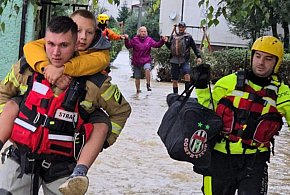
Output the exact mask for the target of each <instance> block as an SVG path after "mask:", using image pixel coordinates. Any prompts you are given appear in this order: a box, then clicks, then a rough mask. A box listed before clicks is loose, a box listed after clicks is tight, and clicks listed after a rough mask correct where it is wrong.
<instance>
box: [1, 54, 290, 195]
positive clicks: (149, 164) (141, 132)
mask: <svg viewBox="0 0 290 195" xmlns="http://www.w3.org/2000/svg"><path fill="white" fill-rule="evenodd" d="M152 73H153V75H156V70H153V71H152ZM110 75H111V76H112V78H113V79H112V83H114V84H117V85H118V86H119V88H120V90H121V92H122V93H123V95H124V97H125V98H126V99H127V101H128V102H129V103H130V104H131V107H132V113H131V116H130V118H129V119H128V121H127V124H126V126H125V128H124V129H123V132H122V134H121V135H120V137H119V138H118V140H117V142H116V143H115V144H114V145H113V146H111V147H110V148H108V149H105V150H104V151H103V152H102V153H101V154H100V155H99V157H98V159H97V160H96V161H95V163H94V164H93V166H92V167H91V169H90V170H89V172H88V177H89V179H90V186H89V190H88V192H87V195H135V194H136V195H137V194H143V195H189V194H190V195H201V194H202V193H201V190H200V188H201V186H202V176H201V175H198V174H196V173H194V172H193V171H192V165H191V164H190V163H185V162H179V161H175V160H172V159H171V158H170V157H169V155H168V154H167V151H166V149H165V146H164V145H163V143H162V142H161V140H160V138H159V137H158V135H157V130H158V127H159V125H160V123H161V120H162V117H163V115H164V113H165V111H166V110H167V104H166V96H167V94H169V93H171V92H172V84H171V83H163V82H157V81H156V78H155V76H153V79H152V82H151V86H152V92H147V91H146V87H145V84H146V83H145V80H141V90H142V93H141V94H140V95H139V96H138V97H137V96H136V89H135V84H134V79H133V78H131V75H132V71H131V66H130V62H129V52H128V51H127V50H123V51H121V52H120V53H119V55H118V57H117V59H116V60H115V61H114V63H113V67H112V72H111V73H110ZM181 90H183V85H181V86H180V92H181ZM192 96H194V94H192ZM289 148H290V132H289V131H287V130H286V128H285V127H284V128H283V129H282V131H281V132H280V136H278V137H277V139H276V142H275V156H273V155H272V156H271V163H270V164H269V189H268V194H269V195H286V194H289V191H290V174H289V167H290V161H289V159H290V149H289ZM0 166H1V164H0ZM40 194H43V193H42V191H41V192H40Z"/></svg>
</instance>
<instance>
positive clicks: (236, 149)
mask: <svg viewBox="0 0 290 195" xmlns="http://www.w3.org/2000/svg"><path fill="white" fill-rule="evenodd" d="M272 79H273V77H272ZM236 84H237V74H236V73H233V74H230V75H227V76H225V77H223V78H221V79H220V80H218V81H217V83H216V84H215V85H214V89H213V91H212V98H213V103H214V108H215V109H216V108H217V104H218V103H219V102H220V100H221V99H222V98H223V97H225V96H227V95H228V94H232V92H233V91H234V90H235V88H236ZM247 84H248V85H249V86H250V87H251V88H252V89H254V90H255V91H260V90H262V89H263V87H262V86H260V85H258V84H255V83H254V82H252V81H251V80H248V83H247ZM196 95H197V97H198V102H199V103H201V104H202V105H204V106H206V107H211V108H212V106H213V105H212V104H211V98H210V96H211V94H210V93H209V89H208V88H206V89H196ZM274 104H275V105H276V108H277V110H278V112H280V113H281V114H282V116H284V117H285V119H286V121H287V123H288V125H289V124H290V89H289V86H288V85H286V84H284V83H283V82H280V85H279V86H278V89H277V99H276V102H274ZM226 145H227V140H225V139H223V140H222V141H221V142H217V143H216V145H215V148H214V149H215V150H217V151H220V152H223V153H227V152H228V151H227V149H226V148H227V147H226ZM229 148H230V153H231V154H243V153H244V152H245V153H246V154H252V153H256V152H257V149H256V148H250V149H246V151H245V150H244V148H243V143H242V141H241V140H239V141H237V142H229ZM258 149H259V151H260V152H265V151H269V148H268V147H266V146H261V147H259V148H258Z"/></svg>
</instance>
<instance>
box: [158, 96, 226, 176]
mask: <svg viewBox="0 0 290 195" xmlns="http://www.w3.org/2000/svg"><path fill="white" fill-rule="evenodd" d="M167 103H168V106H169V108H168V110H167V111H166V113H165V115H164V116H163V119H162V122H161V124H160V126H159V129H158V131H157V134H158V135H159V136H160V138H161V140H162V142H163V143H164V145H165V147H166V149H167V151H168V154H169V156H170V157H171V158H172V159H175V160H178V161H185V162H190V163H192V164H193V169H194V171H195V172H197V173H199V174H208V168H209V166H210V161H211V150H212V149H213V147H214V145H215V143H216V141H217V139H219V135H220V131H221V130H222V128H223V122H222V119H221V118H220V117H219V116H218V115H217V114H216V113H215V112H214V111H213V110H211V109H208V108H206V107H204V106H202V105H201V104H199V103H198V102H197V100H196V99H194V98H191V97H189V98H188V97H181V96H179V95H177V94H169V95H168V96H167Z"/></svg>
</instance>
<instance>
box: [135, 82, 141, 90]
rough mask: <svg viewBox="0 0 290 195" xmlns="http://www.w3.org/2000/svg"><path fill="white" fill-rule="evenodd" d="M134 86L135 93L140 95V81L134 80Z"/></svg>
mask: <svg viewBox="0 0 290 195" xmlns="http://www.w3.org/2000/svg"><path fill="white" fill-rule="evenodd" d="M135 86H136V91H137V93H140V92H141V90H140V79H135Z"/></svg>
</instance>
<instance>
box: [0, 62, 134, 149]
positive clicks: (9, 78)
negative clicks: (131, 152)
mask: <svg viewBox="0 0 290 195" xmlns="http://www.w3.org/2000/svg"><path fill="white" fill-rule="evenodd" d="M20 61H21V60H20ZM20 61H18V62H17V63H16V64H14V65H13V66H12V68H11V71H10V72H9V73H8V74H7V75H6V77H5V79H4V80H2V81H1V84H0V111H1V112H2V110H3V107H4V105H5V103H6V102H7V101H8V100H9V99H10V98H12V97H14V96H19V95H24V94H25V92H26V91H27V87H28V86H27V80H28V78H29V76H30V75H32V73H33V72H32V70H31V69H30V68H26V69H24V71H23V73H20V72H19V71H20ZM86 79H87V80H86V86H85V90H86V91H87V92H86V95H85V98H84V100H83V101H82V102H81V103H80V105H81V106H82V107H83V108H84V109H85V110H86V111H87V112H88V113H92V112H94V110H95V109H96V108H101V109H103V110H104V111H105V112H106V113H107V114H108V116H109V118H110V120H111V124H112V134H111V135H110V137H111V136H112V137H113V138H111V140H112V139H113V140H112V141H110V142H109V144H112V143H113V142H114V141H115V140H116V138H117V136H118V135H119V134H120V133H121V131H122V129H123V127H124V125H125V123H126V121H127V119H128V117H129V116H130V113H131V107H130V105H129V103H128V102H127V101H126V99H125V98H124V97H123V95H122V93H121V92H120V90H119V89H118V87H117V85H114V84H111V82H110V81H111V77H109V76H104V77H103V81H102V82H100V83H101V85H98V84H96V82H94V80H97V82H99V81H98V79H95V75H93V76H90V77H88V78H86ZM52 90H53V92H54V94H55V95H58V94H60V93H61V92H62V90H60V89H59V88H57V87H56V86H53V88H52ZM110 137H109V138H110ZM109 138H108V139H109Z"/></svg>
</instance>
